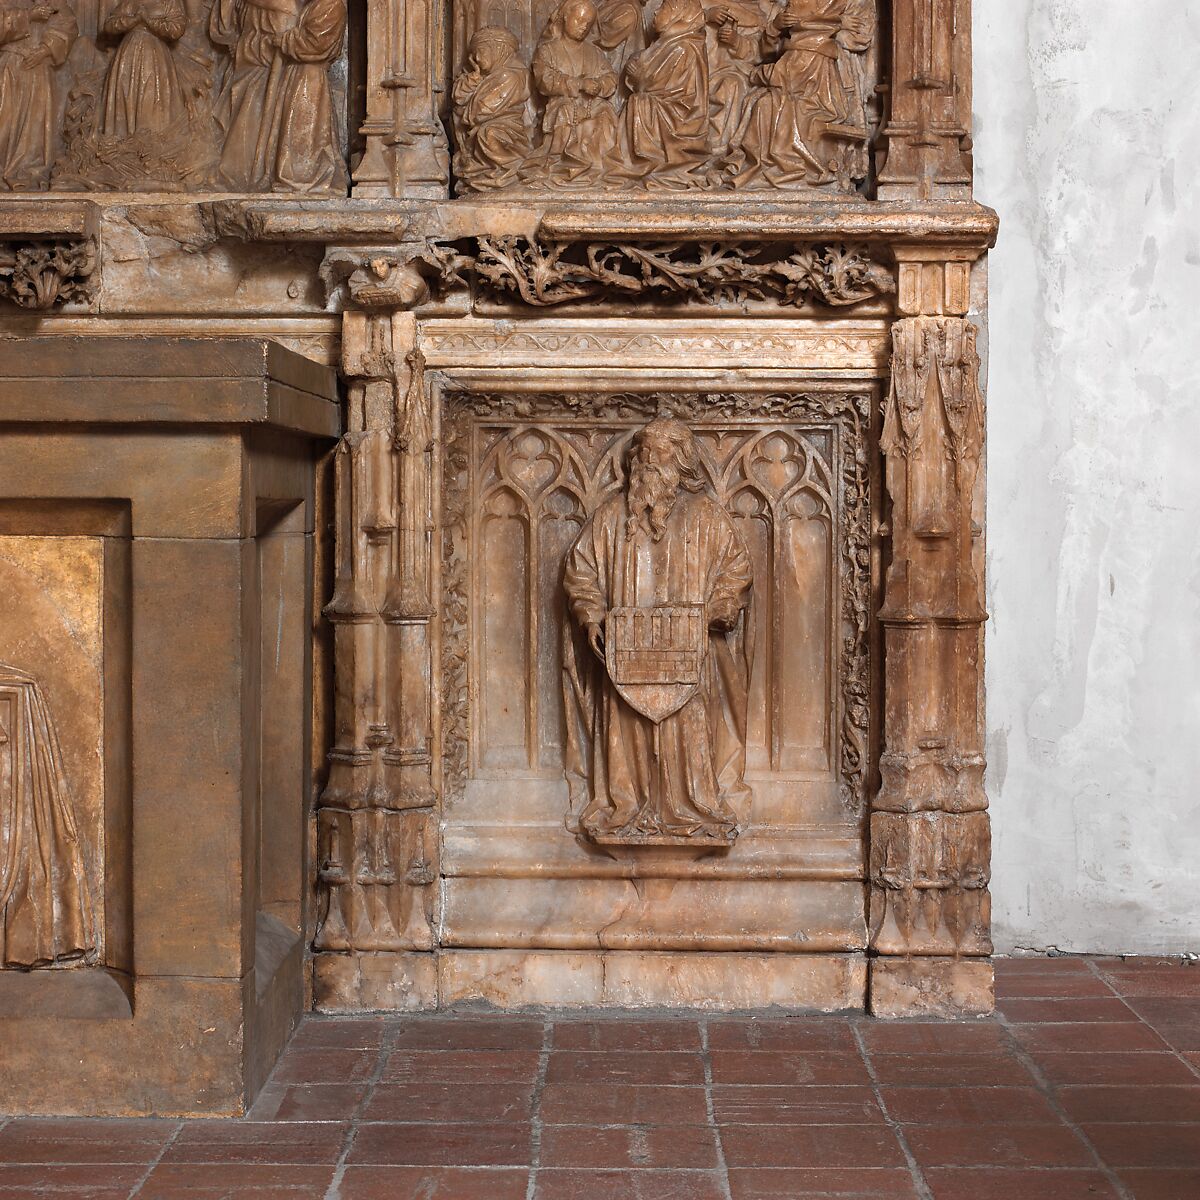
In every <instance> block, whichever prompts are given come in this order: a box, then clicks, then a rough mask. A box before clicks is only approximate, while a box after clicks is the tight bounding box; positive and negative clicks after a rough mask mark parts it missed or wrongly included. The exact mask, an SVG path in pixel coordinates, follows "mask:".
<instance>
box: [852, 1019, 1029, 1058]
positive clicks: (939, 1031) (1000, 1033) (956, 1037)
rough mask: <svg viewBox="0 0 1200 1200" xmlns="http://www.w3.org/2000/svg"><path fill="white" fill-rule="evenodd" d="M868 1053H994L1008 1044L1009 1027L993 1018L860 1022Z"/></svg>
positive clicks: (1005, 1047)
mask: <svg viewBox="0 0 1200 1200" xmlns="http://www.w3.org/2000/svg"><path fill="white" fill-rule="evenodd" d="M859 1031H860V1033H861V1034H862V1039H863V1045H864V1046H866V1048H867V1053H868V1054H995V1053H1000V1052H1001V1051H1005V1050H1007V1048H1008V1037H1009V1035H1008V1031H1007V1030H1006V1029H1005V1028H1004V1026H1002V1025H999V1024H997V1023H996V1022H994V1021H980V1022H978V1023H977V1024H975V1023H973V1024H961V1025H956V1024H951V1023H950V1022H945V1021H943V1022H937V1023H934V1022H928V1023H922V1022H917V1021H904V1022H897V1023H895V1024H883V1023H879V1024H876V1023H874V1022H869V1021H864V1022H863V1023H862V1024H861V1025H860V1026H859Z"/></svg>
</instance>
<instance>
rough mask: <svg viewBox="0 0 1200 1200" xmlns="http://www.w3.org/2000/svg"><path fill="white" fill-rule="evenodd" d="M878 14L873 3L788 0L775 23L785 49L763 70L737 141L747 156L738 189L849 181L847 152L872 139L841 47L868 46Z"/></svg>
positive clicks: (845, 0) (737, 181)
mask: <svg viewBox="0 0 1200 1200" xmlns="http://www.w3.org/2000/svg"><path fill="white" fill-rule="evenodd" d="M872 16H873V7H872V0H788V4H787V6H786V7H785V8H784V9H783V10H782V12H780V13H778V14H777V15H776V16H775V17H774V18H773V22H772V27H773V30H774V31H776V32H777V33H778V34H780V36H781V38H782V42H781V46H782V49H781V53H780V55H779V57H778V59H776V61H775V62H773V63H768V64H767V65H766V66H764V67H762V68H760V69H759V71H758V72H757V73H756V74H757V77H758V80H759V82H760V83H761V84H762V85H763V86H762V87H761V88H760V89H759V90H757V91H756V92H755V93H754V94H753V95H752V96H751V97H750V99H749V100H748V102H747V106H746V115H745V120H744V121H743V124H742V128H741V130H740V131H739V134H738V135H737V137H736V139H735V140H736V141H738V142H739V143H740V147H741V152H742V154H743V155H744V163H743V165H742V167H741V170H740V171H739V172H738V174H737V177H736V180H735V182H736V183H737V184H738V185H739V186H760V187H761V186H767V187H770V186H776V187H778V186H785V187H786V186H795V185H797V184H811V185H825V184H830V183H834V182H839V181H840V182H842V183H843V184H845V183H846V178H845V166H844V164H845V160H846V152H847V149H848V148H849V147H852V146H853V145H854V143H856V142H858V141H860V139H865V137H866V124H865V118H864V112H863V110H862V104H861V100H858V101H856V98H855V96H854V95H853V94H852V93H851V92H849V91H848V90H847V87H846V82H845V78H844V76H845V70H844V68H843V66H842V61H841V60H842V57H843V55H844V53H845V52H846V50H845V47H844V46H843V45H842V44H841V43H842V42H843V41H847V40H852V39H855V38H857V39H858V40H859V41H861V34H862V32H863V31H864V29H867V27H868V26H869V25H870V21H871V19H872ZM768 32H771V30H769V31H768ZM867 32H868V37H867V42H866V44H867V45H869V44H870V33H869V29H867ZM839 39H840V40H839Z"/></svg>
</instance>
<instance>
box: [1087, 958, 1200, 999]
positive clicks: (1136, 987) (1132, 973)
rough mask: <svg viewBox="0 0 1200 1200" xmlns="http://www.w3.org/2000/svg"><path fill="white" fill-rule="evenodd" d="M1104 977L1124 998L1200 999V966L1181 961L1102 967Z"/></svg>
mask: <svg viewBox="0 0 1200 1200" xmlns="http://www.w3.org/2000/svg"><path fill="white" fill-rule="evenodd" d="M1098 967H1099V972H1100V975H1101V976H1102V977H1103V978H1104V979H1105V980H1106V981H1107V982H1108V983H1110V984H1111V985H1112V986H1113V987H1114V988H1116V990H1117V991H1118V992H1119V993H1120V994H1121V995H1122V996H1131V997H1132V996H1192V997H1195V998H1196V999H1200V967H1198V966H1193V965H1190V964H1189V965H1184V964H1183V963H1181V962H1180V961H1179V960H1178V959H1175V960H1170V959H1161V958H1142V959H1127V960H1126V961H1125V962H1119V963H1116V964H1112V963H1101V964H1098Z"/></svg>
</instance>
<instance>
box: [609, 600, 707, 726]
mask: <svg viewBox="0 0 1200 1200" xmlns="http://www.w3.org/2000/svg"><path fill="white" fill-rule="evenodd" d="M705 626H706V623H705V620H704V606H703V605H701V604H661V605H657V606H655V607H653V608H629V607H623V608H614V609H610V610H609V614H608V618H607V620H606V621H605V623H604V658H605V666H606V667H607V669H608V676H609V678H610V679H611V680H612V682H613V687H615V688H616V689H617V693H618V694H619V695H620V697H621V698H622V699H623V700H624V701H625V703H626V704H628V705H629V706H630V708H632V709H634V710H635V711H636V712H639V713H641V714H642V716H644V717H646V718H648V719H649V720H651V721H653V722H654V723H655V724H656V725H657V724H658V723H659V722H660V721H664V720H666V718H667V717H670V716H672V715H674V714H675V713H677V712H678V711H679V710H680V709H681V708H682V707H683V706H684V705H685V704H686V703H687V702H688V701H689V700H690V699H691V698H692V697H693V696H694V695H695V694H696V691H697V690H698V689H699V687H700V678H701V672H702V671H703V668H704V652H705V649H706V648H707V640H708V631H707V629H706V627H705Z"/></svg>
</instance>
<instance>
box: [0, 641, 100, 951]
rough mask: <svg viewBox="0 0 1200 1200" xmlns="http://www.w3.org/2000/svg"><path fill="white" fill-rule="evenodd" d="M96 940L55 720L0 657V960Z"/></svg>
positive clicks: (28, 682)
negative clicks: (1, 661) (0, 660)
mask: <svg viewBox="0 0 1200 1200" xmlns="http://www.w3.org/2000/svg"><path fill="white" fill-rule="evenodd" d="M95 948H96V939H95V925H94V921H93V916H92V906H91V899H90V895H89V892H88V886H87V878H86V875H85V873H84V866H83V853H82V849H81V847H80V842H79V833H78V830H77V829H76V826H75V817H74V814H73V813H72V811H71V803H70V795H69V792H68V790H67V782H66V778H65V776H64V773H63V766H62V751H61V750H60V749H59V745H58V735H57V733H56V732H55V729H54V722H53V720H52V719H51V717H50V711H49V709H48V708H47V706H46V701H45V699H44V698H43V696H42V691H41V688H40V687H39V686H38V684H37V682H36V681H35V680H34V679H32V678H30V676H28V675H26V674H24V673H23V672H21V671H17V670H15V669H14V668H12V667H8V666H5V665H4V664H3V663H0V968H4V967H23V968H30V967H44V966H49V965H56V964H62V963H66V962H71V961H77V960H81V959H86V958H89V957H90V956H91V955H92V954H93V953H94V951H95Z"/></svg>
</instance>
